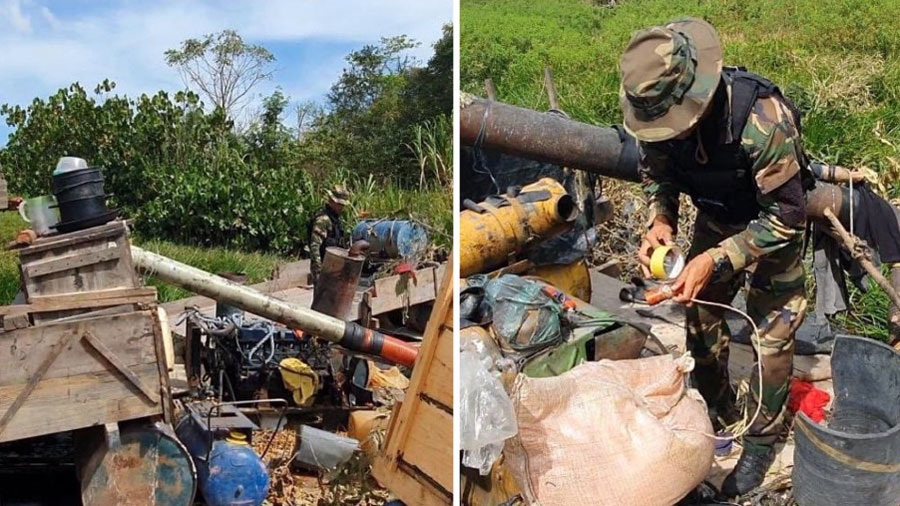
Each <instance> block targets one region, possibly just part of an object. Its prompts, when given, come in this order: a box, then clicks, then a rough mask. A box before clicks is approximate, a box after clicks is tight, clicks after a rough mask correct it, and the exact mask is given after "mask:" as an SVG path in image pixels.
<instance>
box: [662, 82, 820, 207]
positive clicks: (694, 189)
mask: <svg viewBox="0 0 900 506" xmlns="http://www.w3.org/2000/svg"><path fill="white" fill-rule="evenodd" d="M722 78H723V79H724V80H725V81H726V82H730V83H731V86H732V90H731V91H732V93H731V111H730V113H731V114H729V115H728V116H727V117H730V118H731V121H730V124H728V125H721V124H722V123H724V121H722V120H720V119H719V120H717V118H723V117H726V116H725V115H724V112H725V111H722V110H721V107H728V102H727V98H722V99H720V102H721V104H722V105H719V110H714V111H712V116H711V117H710V118H709V119H708V120H707V121H715V122H716V123H717V124H718V125H720V126H721V127H723V128H729V129H730V133H731V139H730V142H725V139H727V137H726V135H725V132H720V131H714V132H713V134H712V135H709V128H710V126H709V125H703V124H702V123H701V125H699V126H698V127H697V128H699V129H701V130H700V132H701V136H703V148H704V151H705V153H706V161H705V163H701V162H700V161H698V159H697V158H698V142H697V135H691V136H690V137H689V138H687V139H684V140H677V139H672V140H669V141H663V142H659V143H654V144H650V145H646V144H645V145H644V148H645V153H646V155H647V157H648V158H649V159H650V162H651V163H653V160H654V158H657V159H658V160H659V163H666V160H667V161H668V165H669V167H670V168H671V170H672V173H671V174H672V176H673V179H674V180H675V181H677V182H678V184H679V185H680V186H682V188H683V189H684V190H685V192H686V193H687V194H688V195H690V197H691V200H692V201H693V203H694V205H695V206H696V207H697V209H698V210H700V211H701V212H704V213H706V214H708V215H710V216H711V217H713V218H714V219H715V220H717V221H720V222H722V223H728V224H736V225H737V224H745V223H749V222H750V221H751V220H753V219H754V218H756V217H757V216H758V215H759V212H760V206H759V204H758V202H757V200H756V181H755V179H754V173H753V167H752V162H751V161H750V158H749V156H748V155H747V153H746V151H745V150H744V148H743V146H742V145H741V134H742V132H743V131H744V125H746V124H747V119H748V117H749V116H750V112H751V111H752V109H753V104H754V103H756V100H757V99H760V98H767V97H770V96H773V95H774V96H776V97H777V98H778V99H779V100H781V101H782V102H783V103H784V104H785V105H786V106H787V107H788V109H789V110H790V111H791V113H792V115H793V116H794V124H795V125H796V126H797V131H798V132H800V112H799V111H798V110H797V108H796V107H794V104H792V103H791V102H790V101H789V100H788V99H787V98H785V97H784V95H783V94H782V93H781V90H780V89H779V88H778V86H776V85H775V84H773V83H772V82H771V81H769V80H768V79H766V78H764V77H760V76H758V75H756V74H753V73H751V72H748V71H747V70H746V69H744V68H743V67H726V68H724V69H723V71H722ZM720 92H723V90H721V89H720V90H718V91H717V92H716V93H717V94H718V93H720ZM713 100H714V101H715V100H716V98H714V99H713ZM704 129H706V132H704ZM704 133H706V135H704ZM803 158H804V160H799V163H800V167H801V172H802V174H801V175H802V177H803V178H804V181H806V180H807V179H808V178H807V177H806V175H805V174H803V172H808V170H807V169H806V167H807V165H808V163H807V161H806V160H805V158H806V157H805V155H804V157H803Z"/></svg>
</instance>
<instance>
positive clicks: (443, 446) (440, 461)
mask: <svg viewBox="0 0 900 506" xmlns="http://www.w3.org/2000/svg"><path fill="white" fill-rule="evenodd" d="M415 408H416V410H415V411H414V413H413V415H412V417H413V420H414V423H412V424H410V425H409V434H408V435H407V437H406V444H405V445H404V447H403V454H402V457H401V459H402V460H403V462H406V463H408V464H410V465H412V466H414V467H416V468H418V469H420V470H421V471H422V472H424V473H425V474H426V475H428V476H429V477H430V478H431V479H433V480H435V481H436V482H437V483H438V484H439V485H440V486H441V487H443V488H444V489H446V490H452V489H453V415H452V414H451V413H448V412H447V411H445V410H444V409H443V408H442V407H439V406H435V405H433V404H431V403H429V402H425V401H420V402H416V403H415Z"/></svg>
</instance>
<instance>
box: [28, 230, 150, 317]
mask: <svg viewBox="0 0 900 506" xmlns="http://www.w3.org/2000/svg"><path fill="white" fill-rule="evenodd" d="M19 266H20V270H21V275H22V285H23V288H24V290H25V297H26V300H27V301H28V303H34V302H36V301H38V300H39V298H41V297H48V296H59V295H72V296H77V294H83V293H84V292H90V291H104V290H115V289H134V288H139V287H140V286H141V285H140V280H139V278H138V275H137V273H136V272H135V270H134V266H133V264H132V261H131V243H130V241H129V239H128V229H127V227H126V225H125V222H124V221H118V220H117V221H113V222H111V223H107V224H106V225H102V226H99V227H93V228H89V229H86V230H80V231H78V232H72V233H69V234H61V235H56V236H50V237H45V238H41V239H38V240H37V241H35V243H34V244H33V245H31V246H28V247H26V248H23V249H21V250H19ZM85 300H86V299H85ZM89 310H90V307H86V308H82V309H73V310H68V311H59V312H42V313H41V314H38V315H35V316H34V323H35V324H40V323H44V322H48V321H51V320H54V319H57V318H63V317H66V316H71V315H73V314H77V313H79V312H81V313H83V312H87V311H89Z"/></svg>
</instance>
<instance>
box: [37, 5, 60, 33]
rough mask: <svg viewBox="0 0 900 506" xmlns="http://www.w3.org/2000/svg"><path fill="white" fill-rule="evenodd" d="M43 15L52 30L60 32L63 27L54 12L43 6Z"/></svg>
mask: <svg viewBox="0 0 900 506" xmlns="http://www.w3.org/2000/svg"><path fill="white" fill-rule="evenodd" d="M41 15H42V16H44V21H46V22H47V24H48V25H50V28H52V29H54V30H58V29H59V28H60V27H61V26H62V25H61V24H60V22H59V20H58V19H56V16H54V15H53V12H52V11H51V10H50V8H49V7H47V6H46V5H42V6H41Z"/></svg>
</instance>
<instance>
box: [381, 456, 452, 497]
mask: <svg viewBox="0 0 900 506" xmlns="http://www.w3.org/2000/svg"><path fill="white" fill-rule="evenodd" d="M390 466H391V461H390V460H388V459H387V458H386V457H384V456H380V457H377V458H376V459H375V461H374V462H373V464H372V475H373V476H374V477H375V479H376V480H378V482H379V483H380V484H381V486H383V487H384V488H387V489H388V490H390V491H391V492H393V493H394V494H396V495H397V497H398V498H399V499H400V500H401V501H403V503H404V504H415V505H416V506H446V505H448V504H450V503H452V502H453V501H452V496H451V495H449V494H445V493H443V491H439V490H437V489H435V488H434V487H432V486H430V484H428V483H422V482H420V481H419V480H417V479H416V477H414V476H412V475H410V474H408V473H406V472H404V471H402V470H401V471H391V469H390Z"/></svg>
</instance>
